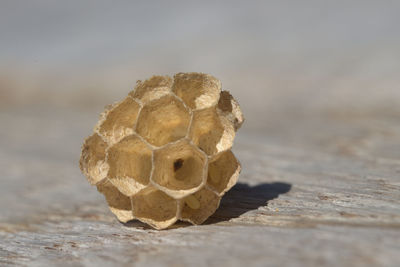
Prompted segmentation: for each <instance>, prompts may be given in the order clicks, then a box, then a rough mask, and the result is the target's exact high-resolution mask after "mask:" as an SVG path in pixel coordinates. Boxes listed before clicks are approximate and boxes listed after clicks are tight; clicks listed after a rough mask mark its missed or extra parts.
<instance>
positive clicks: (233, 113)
mask: <svg viewBox="0 0 400 267" xmlns="http://www.w3.org/2000/svg"><path fill="white" fill-rule="evenodd" d="M218 109H219V110H221V111H222V113H223V114H224V116H226V117H227V118H228V119H229V120H230V121H231V123H232V124H233V125H234V127H235V130H237V129H239V128H240V126H242V124H243V122H244V117H243V113H242V110H241V109H240V106H239V103H238V102H237V101H236V100H235V99H234V98H233V96H232V95H231V94H230V93H229V92H228V91H222V92H221V95H220V97H219V101H218Z"/></svg>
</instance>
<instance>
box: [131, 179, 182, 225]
mask: <svg viewBox="0 0 400 267" xmlns="http://www.w3.org/2000/svg"><path fill="white" fill-rule="evenodd" d="M132 204H133V214H134V216H135V217H136V218H137V219H138V220H140V221H142V222H145V223H148V224H150V225H151V226H153V227H154V228H156V229H164V228H167V227H168V226H170V225H172V224H174V223H175V222H176V220H177V210H178V203H177V201H176V200H175V199H173V198H172V197H170V196H168V195H167V194H165V193H164V192H162V191H160V190H158V189H156V188H155V187H153V186H149V187H146V188H145V189H143V190H141V191H140V192H139V193H137V194H136V195H135V196H133V197H132Z"/></svg>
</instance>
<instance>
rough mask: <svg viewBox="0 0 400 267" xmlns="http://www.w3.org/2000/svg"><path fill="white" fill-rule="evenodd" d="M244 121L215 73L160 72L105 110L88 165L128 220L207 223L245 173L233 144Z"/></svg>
mask: <svg viewBox="0 0 400 267" xmlns="http://www.w3.org/2000/svg"><path fill="white" fill-rule="evenodd" d="M242 123H243V115H242V112H241V110H240V107H239V105H238V103H237V102H236V101H235V99H234V98H233V97H232V96H231V95H230V93H229V92H227V91H221V82H220V81H219V80H218V79H216V78H214V77H213V76H211V75H207V74H202V73H178V74H176V75H175V76H174V78H173V79H172V78H171V77H169V76H153V77H151V78H150V79H148V80H146V81H144V82H142V81H138V82H137V85H136V87H135V89H134V90H133V91H132V92H130V93H129V95H128V96H127V97H126V98H125V99H124V100H122V101H121V102H118V103H116V104H113V105H111V106H108V107H107V108H106V110H105V111H104V112H103V113H102V114H101V118H100V121H99V122H98V123H97V125H96V127H95V129H94V133H93V135H91V136H90V137H88V138H87V139H86V140H85V142H84V144H83V147H82V155H81V159H80V168H81V170H82V172H83V173H84V174H85V175H86V177H87V179H88V180H89V182H90V183H91V184H92V185H96V186H97V189H98V190H99V191H100V192H101V193H102V194H104V196H105V198H106V200H107V203H108V205H109V206H110V209H111V211H112V212H113V213H114V214H115V215H116V216H117V218H118V219H119V220H120V221H121V222H127V221H129V220H133V219H138V220H140V221H142V222H145V223H147V224H149V225H151V226H152V227H154V228H156V229H164V228H166V227H168V226H170V225H172V224H174V223H175V222H176V221H177V220H183V221H188V222H191V223H193V224H201V223H202V222H204V221H205V220H206V219H207V218H208V217H209V216H210V215H212V214H213V213H214V212H215V210H216V209H217V208H218V206H219V202H220V199H221V197H222V196H223V195H224V193H225V192H226V191H228V190H229V189H230V188H231V187H232V186H233V185H234V184H235V183H236V181H237V179H238V176H239V172H240V164H239V162H238V161H237V159H236V158H235V156H234V155H233V153H232V152H231V147H232V144H233V139H234V137H235V132H236V130H237V129H238V128H239V127H240V126H241V124H242Z"/></svg>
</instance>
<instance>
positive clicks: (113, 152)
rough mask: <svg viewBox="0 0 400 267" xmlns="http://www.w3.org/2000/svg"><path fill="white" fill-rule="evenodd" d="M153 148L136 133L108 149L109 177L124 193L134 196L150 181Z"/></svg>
mask: <svg viewBox="0 0 400 267" xmlns="http://www.w3.org/2000/svg"><path fill="white" fill-rule="evenodd" d="M151 156H152V150H151V149H150V148H149V147H148V146H147V145H146V144H145V143H144V142H143V141H142V140H141V138H140V137H138V136H136V135H131V136H127V137H125V138H124V139H122V140H121V141H119V142H118V143H116V144H115V145H113V146H112V147H110V148H109V149H108V151H107V163H108V165H109V166H110V169H109V171H108V178H109V179H110V181H111V183H112V184H113V185H114V186H116V187H117V188H118V189H119V190H120V191H121V192H122V193H123V194H125V195H127V196H132V195H133V194H135V193H137V192H138V191H139V190H141V189H143V188H144V187H145V186H146V185H147V184H148V183H149V181H150V172H151V166H152V164H151Z"/></svg>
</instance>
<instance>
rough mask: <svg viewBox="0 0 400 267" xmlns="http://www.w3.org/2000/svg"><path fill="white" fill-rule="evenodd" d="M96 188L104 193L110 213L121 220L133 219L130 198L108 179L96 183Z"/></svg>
mask: <svg viewBox="0 0 400 267" xmlns="http://www.w3.org/2000/svg"><path fill="white" fill-rule="evenodd" d="M97 190H98V191H99V192H100V193H102V194H103V195H104V197H105V198H106V201H107V203H108V206H109V207H110V210H111V212H112V213H114V214H115V216H117V218H118V220H120V221H121V222H127V221H130V220H133V219H134V217H133V214H132V204H131V199H130V198H129V197H127V196H125V195H124V194H122V193H121V192H120V191H118V189H117V188H116V187H115V186H114V185H113V184H112V183H111V182H110V181H108V180H104V181H102V182H100V183H99V184H98V185H97Z"/></svg>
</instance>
